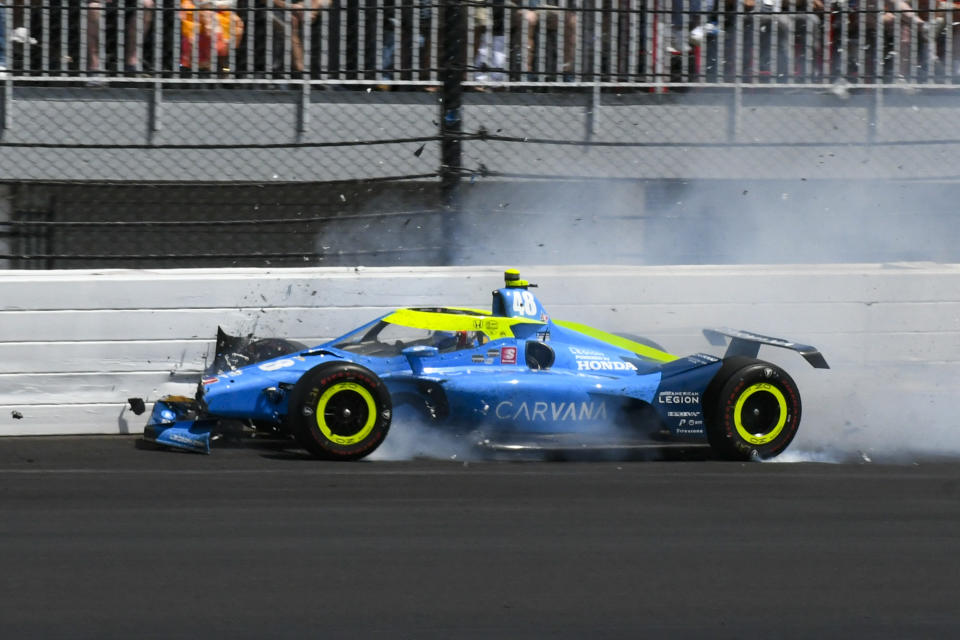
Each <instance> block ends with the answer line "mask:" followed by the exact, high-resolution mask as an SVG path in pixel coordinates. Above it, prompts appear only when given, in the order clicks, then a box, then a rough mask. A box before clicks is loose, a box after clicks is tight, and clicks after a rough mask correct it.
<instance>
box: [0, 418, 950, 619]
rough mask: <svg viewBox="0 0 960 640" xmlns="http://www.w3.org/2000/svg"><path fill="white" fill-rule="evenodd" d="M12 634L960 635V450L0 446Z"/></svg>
mask: <svg viewBox="0 0 960 640" xmlns="http://www.w3.org/2000/svg"><path fill="white" fill-rule="evenodd" d="M0 561H2V564H0V567H2V571H0V576H2V578H0V580H2V582H0V584H2V588H0V637H2V638H41V637H42V638H58V637H59V638H86V637H91V638H93V637H95V638H121V637H122V638H173V637H203V638H266V637H298V638H299V637H311V638H369V637H384V638H515V637H533V638H539V637H550V638H584V637H590V638H621V637H631V638H634V637H643V636H645V637H681V638H682V637H689V638H705V637H708V638H744V637H750V638H752V637H756V638H771V637H796V638H813V637H870V638H878V637H880V638H907V637H909V638H920V637H923V638H931V637H942V638H956V637H958V636H960V571H958V569H960V463H950V462H946V463H945V462H942V461H941V462H924V461H920V462H919V463H913V464H903V465H876V464H848V465H824V464H808V463H800V464H770V463H746V464H741V463H729V462H718V461H710V460H694V461H671V462H649V461H634V462H624V461H621V462H602V461H597V462H566V463H556V462H554V463H542V462H482V463H467V464H464V463H462V462H453V461H412V462H361V463H325V462H317V461H314V460H309V459H306V458H304V457H302V456H301V455H299V454H297V453H296V452H291V451H285V450H282V449H278V448H274V447H263V446H242V447H237V448H227V449H220V450H217V451H215V453H214V454H213V455H211V456H200V455H194V454H180V453H167V452H158V451H149V450H142V449H138V448H136V447H135V443H134V439H133V438H130V437H73V438H5V439H3V438H0Z"/></svg>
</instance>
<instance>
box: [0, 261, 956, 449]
mask: <svg viewBox="0 0 960 640" xmlns="http://www.w3.org/2000/svg"><path fill="white" fill-rule="evenodd" d="M521 271H522V273H523V276H524V277H525V278H528V279H530V280H531V281H533V282H536V283H538V284H539V285H540V287H539V288H538V289H537V290H536V293H537V295H538V296H539V297H540V299H541V300H542V302H543V303H544V305H545V307H546V308H547V310H548V312H550V313H551V314H552V315H553V316H554V317H557V318H562V319H568V320H574V321H580V322H585V323H588V324H593V325H596V326H598V327H599V328H604V329H607V330H611V331H624V332H631V333H635V334H640V335H647V336H649V337H651V338H654V339H656V340H658V341H659V342H661V343H662V344H663V345H664V347H665V348H667V349H668V350H669V351H671V352H673V353H680V354H682V353H686V352H692V351H707V352H710V353H717V354H719V353H720V352H722V349H718V348H716V347H711V346H710V345H709V344H708V343H707V342H706V340H705V339H704V338H703V337H702V335H701V334H700V328H702V327H706V326H730V327H734V328H740V329H748V330H752V331H756V332H759V333H765V334H767V335H773V336H777V337H784V338H789V339H791V340H795V341H798V342H806V343H809V344H813V345H815V346H817V347H819V348H820V349H821V351H822V352H823V353H824V355H825V356H826V358H827V361H828V362H829V363H830V364H831V366H832V367H833V371H841V372H843V371H845V372H848V373H850V374H851V375H853V376H855V377H858V378H859V379H861V380H862V379H867V378H869V377H870V376H881V375H893V374H891V372H901V373H902V372H903V371H909V369H910V367H912V366H917V367H924V368H925V369H926V370H928V371H929V369H930V367H934V370H935V371H937V372H940V373H942V374H943V376H945V378H943V379H946V380H953V381H956V380H958V376H957V372H958V371H960V339H958V338H960V335H958V334H960V265H953V264H951V265H937V264H926V263H924V264H919V263H905V264H884V265H876V264H875V265H830V266H810V265H797V266H714V267H711V266H703V267H701V266H697V267H689V266H679V267H678V266H670V267H595V266H587V267H529V268H525V269H524V268H521ZM502 273H503V268H502V267H470V268H437V267H431V268H380V269H363V268H360V269H352V268H325V269H290V270H273V269H238V270H230V271H223V270H157V271H125V270H117V271H0V435H26V434H67V433H70V434H79V433H137V432H140V431H142V429H143V424H144V422H145V418H146V416H145V415H144V416H135V415H133V414H132V413H131V412H130V411H129V409H127V408H126V399H127V398H129V397H134V396H139V397H143V398H145V399H146V400H147V401H148V402H149V401H152V400H154V399H156V398H157V397H159V396H161V395H163V394H165V393H168V392H186V393H189V394H192V392H193V389H194V386H195V383H196V380H197V375H198V373H199V372H200V371H201V370H202V368H203V366H204V358H205V357H206V354H207V353H208V351H209V350H210V348H211V346H212V344H213V338H214V336H215V334H216V329H217V325H218V324H219V325H221V326H223V328H224V329H225V330H227V331H228V332H230V333H235V334H247V333H255V334H256V335H259V336H282V337H289V338H294V339H297V340H301V341H304V342H308V343H317V342H321V341H323V340H325V339H328V338H332V337H335V336H337V335H340V334H342V333H345V332H346V331H347V330H349V329H351V328H353V327H354V326H356V325H358V324H360V323H361V322H364V321H367V320H369V319H372V318H373V317H375V316H377V315H379V314H381V313H383V312H384V310H386V309H389V308H394V307H398V306H417V305H440V304H449V305H470V306H478V307H484V308H485V307H487V306H488V305H489V304H490V291H492V290H493V289H495V288H496V287H498V286H501V282H502ZM761 357H765V358H767V359H770V360H773V361H775V362H778V363H781V364H783V365H784V366H786V367H787V368H788V369H789V370H790V372H791V373H792V374H794V377H795V378H797V381H798V383H800V385H801V389H803V387H804V384H805V382H807V381H809V380H819V381H821V382H820V383H819V384H818V385H817V386H821V387H822V386H823V383H822V381H823V380H829V378H824V377H822V376H824V375H826V376H829V375H830V373H829V372H826V373H824V372H815V371H814V370H813V369H811V368H810V367H809V366H808V365H806V363H804V362H803V360H802V359H800V358H799V356H796V355H795V354H793V353H790V352H781V351H779V350H769V349H765V350H762V351H761ZM814 376H821V377H816V378H815V377H814ZM941 377H942V376H941ZM14 416H22V417H19V418H17V417H14Z"/></svg>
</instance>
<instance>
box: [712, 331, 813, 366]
mask: <svg viewBox="0 0 960 640" xmlns="http://www.w3.org/2000/svg"><path fill="white" fill-rule="evenodd" d="M703 335H704V337H706V339H707V340H708V341H709V342H710V344H712V345H714V346H717V347H722V346H724V345H725V344H727V341H726V338H730V346H728V347H727V352H726V353H725V354H723V357H724V358H729V357H730V356H748V357H750V358H756V357H757V354H758V353H759V352H760V345H763V344H766V345H770V346H771V347H782V348H784V349H791V350H793V351H796V352H797V353H799V354H800V355H801V356H803V358H804V359H805V360H806V361H807V362H809V363H810V364H811V365H812V366H813V367H814V368H817V369H829V368H830V365H828V364H827V361H826V359H825V358H824V357H823V355H821V353H820V352H819V351H818V350H817V349H816V348H814V347H811V346H810V345H808V344H797V343H796V342H790V341H789V340H783V339H781V338H771V337H770V336H761V335H760V334H757V333H750V332H749V331H738V330H736V329H725V328H724V329H704V330H703Z"/></svg>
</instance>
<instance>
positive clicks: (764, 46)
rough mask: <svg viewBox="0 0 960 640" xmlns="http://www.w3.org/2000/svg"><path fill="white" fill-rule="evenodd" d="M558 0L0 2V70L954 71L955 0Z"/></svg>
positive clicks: (564, 79) (702, 76) (511, 75)
mask: <svg viewBox="0 0 960 640" xmlns="http://www.w3.org/2000/svg"><path fill="white" fill-rule="evenodd" d="M555 1H556V2H558V4H549V3H547V2H545V1H543V0H524V2H522V3H515V2H508V1H506V0H490V1H487V2H463V1H460V0H409V1H408V2H404V1H403V0H297V1H290V0H87V1H84V2H80V1H79V0H38V1H27V0H16V1H14V2H11V3H8V4H6V5H0V75H2V76H3V77H11V76H15V77H25V78H33V77H38V76H39V77H54V76H59V77H79V78H81V79H82V81H83V82H86V83H87V84H90V85H94V86H96V85H102V84H107V83H109V82H110V81H111V80H112V79H114V78H118V77H128V78H150V77H162V78H203V77H207V78H226V79H253V80H257V79H261V80H265V81H266V80H277V79H284V80H297V79H302V78H307V79H310V80H318V81H333V82H335V81H338V80H347V81H351V80H358V81H368V82H372V83H375V84H378V85H379V86H381V87H384V88H389V87H391V86H397V85H402V84H411V81H425V82H426V83H427V84H431V83H436V82H437V81H438V80H439V70H440V68H441V67H443V66H444V65H446V64H447V57H446V54H447V52H448V51H450V50H451V49H452V50H454V51H456V52H457V53H456V61H455V62H454V65H455V66H456V67H460V68H463V69H464V71H463V74H462V78H463V79H464V80H467V81H471V82H475V83H477V84H478V85H479V86H484V85H493V86H497V85H501V84H504V83H521V82H550V83H552V82H561V83H572V82H590V83H592V82H613V83H651V82H655V83H661V82H675V83H676V82H799V83H806V82H835V81H837V80H839V79H841V78H842V79H845V80H847V81H850V82H859V83H868V84H869V83H880V82H883V83H890V82H910V83H952V82H954V81H955V79H956V78H957V77H958V76H960V73H958V72H960V66H958V61H960V2H958V3H957V5H956V6H954V4H953V2H947V1H943V0H836V1H835V2H829V0H555ZM454 3H455V4H454ZM454 7H455V10H454V9H453V8H454ZM448 12H450V13H448ZM458 17H459V18H460V19H459V20H458V19H456V18H458ZM450 37H455V38H456V39H457V41H458V42H460V45H459V46H458V47H453V48H451V49H447V48H446V47H445V45H446V41H447V39H448V38H450Z"/></svg>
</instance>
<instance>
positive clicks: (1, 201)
mask: <svg viewBox="0 0 960 640" xmlns="http://www.w3.org/2000/svg"><path fill="white" fill-rule="evenodd" d="M2 10H3V9H2V8H0V11H2ZM12 207H13V203H12V201H11V197H10V185H9V184H3V183H0V256H4V255H11V254H12V253H13V251H12V250H11V249H12V248H13V243H12V242H11V241H10V238H11V237H13V227H12V226H11V225H10V220H11V218H12V215H11V210H12ZM9 268H10V260H8V259H7V258H3V257H0V269H9Z"/></svg>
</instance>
